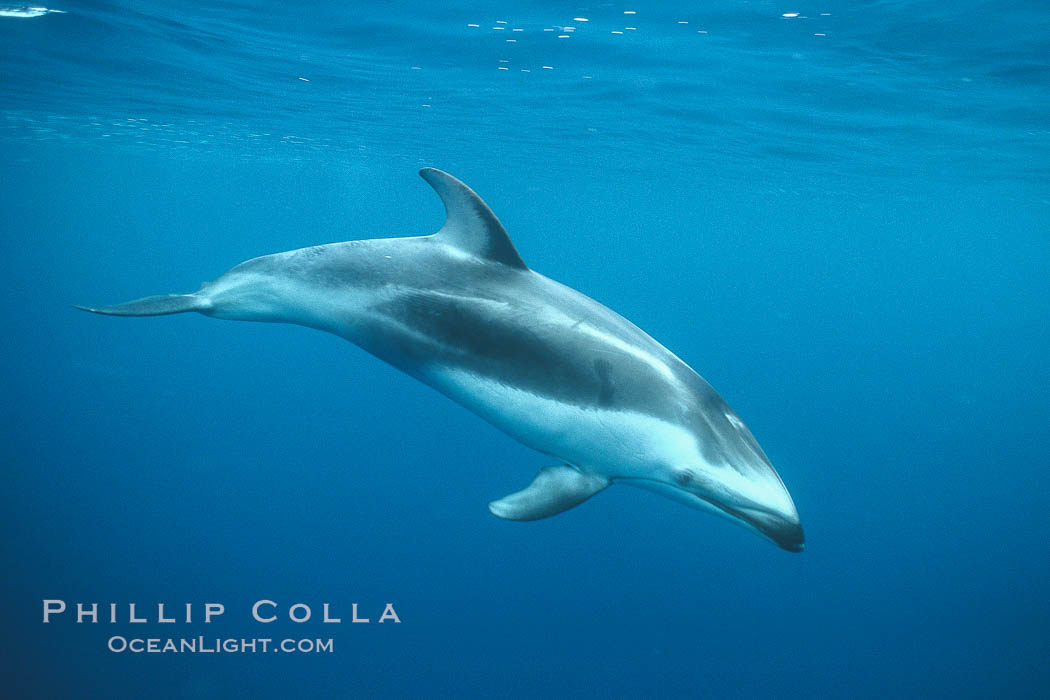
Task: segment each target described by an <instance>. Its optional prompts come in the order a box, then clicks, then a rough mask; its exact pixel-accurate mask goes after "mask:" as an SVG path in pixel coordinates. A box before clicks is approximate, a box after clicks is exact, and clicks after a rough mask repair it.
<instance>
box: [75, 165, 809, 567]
mask: <svg viewBox="0 0 1050 700" xmlns="http://www.w3.org/2000/svg"><path fill="white" fill-rule="evenodd" d="M419 174H420V175H421V176H422V177H423V179H424V180H426V181H427V182H428V183H429V184H430V186H431V187H433V188H434V189H435V190H436V191H437V193H438V195H439V196H440V197H441V200H442V202H443V203H444V205H445V211H446V214H447V218H446V220H445V225H444V226H443V227H442V228H441V230H440V231H438V232H437V233H435V234H432V235H429V236H415V237H406V238H377V239H368V240H357V241H347V242H344V243H332V244H330V245H320V246H314V247H312V248H302V249H300V250H292V251H289V252H286V253H276V254H274V255H264V256H263V257H260V258H254V259H252V260H248V261H247V262H243V263H241V264H240V265H237V266H236V267H234V268H233V269H231V270H230V271H229V272H227V273H225V274H224V275H222V276H221V277H219V278H218V279H217V280H215V281H214V282H211V283H206V284H204V285H203V286H202V287H201V289H200V290H199V291H197V292H195V293H193V294H172V295H166V296H152V297H146V298H144V299H138V300H136V301H129V302H126V303H123V304H117V305H115V306H105V307H101V308H85V307H78V308H84V309H85V310H86V311H92V312H94V313H99V314H108V315H111V316H159V315H163V314H177V313H183V312H186V311H197V312H199V313H202V314H204V315H206V316H213V317H215V318H224V319H233V320H237V321H272V322H280V323H295V324H299V325H302V326H309V327H310V328H316V329H318V330H322V331H328V332H329V333H334V334H335V335H338V336H340V337H342V338H345V339H347V340H349V341H350V342H352V343H354V344H356V345H358V346H360V347H361V348H363V349H365V350H367V351H368V352H369V353H371V354H373V355H375V356H376V357H378V358H380V359H382V360H384V361H386V362H389V363H390V364H392V365H394V366H395V367H397V368H399V369H401V370H403V371H404V372H406V373H408V374H409V375H411V376H413V377H415V378H416V379H418V380H420V381H422V382H424V383H426V384H429V385H430V386H432V387H434V388H435V389H437V390H438V391H440V392H441V393H443V394H445V395H446V396H448V397H449V398H451V399H452V400H453V401H456V402H457V403H459V404H462V405H463V406H465V407H466V408H468V409H470V410H471V411H473V412H474V413H476V414H478V415H479V416H481V417H482V418H484V419H485V420H487V421H489V422H490V423H492V424H493V425H495V426H496V427H498V428H500V429H501V430H503V431H504V432H506V433H507V434H509V435H510V436H511V437H513V438H515V439H517V440H518V441H520V442H522V443H524V444H525V445H527V446H529V447H531V448H533V449H535V450H538V451H540V452H543V453H545V454H548V455H551V456H552V457H554V458H555V459H556V460H558V462H559V463H558V464H557V465H555V466H548V467H544V468H543V469H541V470H540V471H539V473H538V474H537V475H536V477H535V479H534V480H533V481H532V483H531V484H529V486H527V487H526V488H524V489H523V490H521V491H518V492H517V493H513V494H511V495H509V496H506V497H505V498H502V499H500V500H498V501H494V502H492V503H490V504H489V510H490V511H492V513H493V514H494V515H497V516H499V517H501V518H506V519H508V520H536V519H539V518H546V517H548V516H551V515H555V514H557V513H560V512H562V511H564V510H568V509H569V508H572V507H573V506H575V505H577V504H579V503H582V502H583V501H585V500H587V499H588V498H590V497H591V496H593V495H594V494H596V493H598V492H599V491H601V490H602V489H604V488H605V487H607V486H609V485H610V484H612V483H614V482H617V483H625V484H632V485H635V486H640V487H643V488H647V489H650V490H653V491H656V492H658V493H661V494H664V495H666V496H669V497H671V498H674V499H675V500H678V501H681V502H683V503H686V504H687V505H690V506H693V507H694V508H698V509H701V510H707V511H711V512H714V513H717V514H719V515H723V516H725V517H728V518H729V519H731V520H733V521H734V522H737V523H740V524H742V525H745V526H747V527H749V528H750V529H752V530H755V531H757V532H758V533H759V534H761V535H764V536H766V537H768V538H769V539H771V540H772V541H773V542H775V543H776V544H778V545H779V546H780V547H782V548H784V549H786V550H789V551H792V552H798V551H801V550H802V548H803V543H804V536H803V533H802V526H801V524H800V522H799V518H798V512H797V511H796V510H795V504H794V503H793V502H792V500H791V496H790V494H788V491H787V489H786V488H785V487H784V483H783V481H781V479H780V476H779V475H778V474H777V472H776V471H775V470H774V469H773V465H771V464H770V463H769V459H768V458H767V457H766V455H765V453H764V452H763V451H762V448H761V447H759V446H758V443H757V442H756V441H755V438H754V437H753V436H752V435H751V431H750V430H748V429H747V427H746V426H745V425H744V423H743V422H742V421H741V420H740V418H739V417H737V415H736V413H734V412H733V410H732V409H730V408H729V406H728V405H727V404H726V402H725V401H723V400H722V397H720V396H719V395H718V394H717V393H716V392H715V390H714V389H713V388H712V387H711V385H710V384H708V383H707V382H706V381H704V380H703V379H702V378H701V377H700V375H698V374H697V373H696V372H694V371H693V370H692V369H691V368H690V367H689V366H688V365H686V364H685V363H684V362H682V361H681V360H680V359H678V357H676V356H675V355H674V354H673V353H671V352H670V351H669V350H667V349H666V348H665V347H664V346H663V345H661V344H660V343H658V342H656V341H655V340H653V339H652V338H651V337H649V336H648V335H646V334H645V333H644V332H643V331H641V330H640V329H639V328H638V327H637V326H635V325H634V324H633V323H631V322H630V321H628V320H627V319H625V318H623V317H622V316H620V315H618V314H616V313H615V312H613V311H611V310H610V309H608V308H606V307H605V306H603V305H601V304H599V303H598V302H596V301H594V300H593V299H591V298H589V297H587V296H584V295H583V294H581V293H579V292H577V291H576V290H574V289H570V288H569V287H566V286H564V285H562V284H559V283H558V282H555V281H554V280H551V279H549V278H547V277H544V276H543V275H541V274H539V273H537V272H533V271H532V270H530V269H529V268H528V267H527V266H526V265H525V263H524V262H522V259H521V257H519V255H518V251H517V250H516V249H515V247H514V244H513V243H512V242H511V240H510V237H509V236H508V235H507V232H506V230H504V228H503V225H502V224H501V223H500V222H499V219H497V218H496V215H495V214H493V213H492V210H491V209H489V207H488V205H486V204H485V202H484V201H482V199H481V198H480V197H479V196H478V195H477V194H475V193H474V191H473V190H471V189H470V188H469V187H467V186H466V185H464V184H463V183H462V182H460V181H459V180H457V179H456V178H454V177H452V176H451V175H449V174H447V173H444V172H442V171H440V170H435V169H434V168H424V169H423V170H421V171H420V173H419Z"/></svg>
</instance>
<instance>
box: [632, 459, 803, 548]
mask: <svg viewBox="0 0 1050 700" xmlns="http://www.w3.org/2000/svg"><path fill="white" fill-rule="evenodd" d="M622 480H624V481H648V482H652V483H654V484H659V485H660V486H665V484H664V483H663V482H662V481H659V480H657V479H646V478H640V477H627V478H622ZM679 493H681V494H688V495H689V496H692V497H693V498H695V499H696V500H697V501H699V502H701V503H703V504H704V505H707V506H710V507H711V508H714V509H716V510H718V511H720V512H722V513H724V514H725V515H727V516H729V517H730V518H731V519H733V520H734V521H737V522H739V523H741V524H742V525H745V526H747V527H749V528H751V529H753V530H754V531H755V532H758V533H759V534H761V535H763V536H764V537H767V538H769V539H770V540H771V541H772V542H773V543H774V544H776V545H777V546H778V547H780V548H781V549H785V550H787V551H789V552H801V551H802V550H803V549H805V548H806V543H805V535H804V533H803V531H802V525H801V524H799V523H798V522H795V523H791V522H787V523H785V522H783V521H782V520H781V519H780V516H779V514H777V513H775V512H774V511H772V510H769V509H766V508H762V507H755V508H733V507H732V506H727V505H723V504H721V503H716V502H715V501H712V500H711V499H709V498H704V497H703V496H701V495H700V494H697V493H693V492H692V491H686V490H684V489H679ZM762 516H765V517H767V518H771V519H773V520H774V522H775V523H776V524H766V523H764V522H763V518H762ZM778 521H779V522H778Z"/></svg>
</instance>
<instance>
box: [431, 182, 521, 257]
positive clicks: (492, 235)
mask: <svg viewBox="0 0 1050 700" xmlns="http://www.w3.org/2000/svg"><path fill="white" fill-rule="evenodd" d="M419 175H420V177H422V178H423V179H424V180H426V181H427V183H429V184H430V186H431V187H433V188H434V191H435V192H437V193H438V196H439V197H441V202H442V204H444V205H445V215H446V218H445V225H444V226H442V227H441V230H440V231H438V232H437V233H436V234H435V235H436V236H437V237H438V238H439V239H441V240H442V241H445V242H447V243H450V244H451V245H453V246H455V247H457V248H459V249H460V250H463V251H465V252H467V253H470V254H471V255H476V256H477V257H479V258H482V259H485V260H491V261H492V262H498V263H503V264H504V265H508V266H510V267H516V268H519V269H522V270H527V269H528V267H526V266H525V263H524V262H522V259H521V256H520V255H518V251H517V249H516V248H515V247H514V244H513V243H512V242H511V240H510V236H508V235H507V230H506V229H505V228H503V224H501V223H500V222H499V219H497V218H496V215H495V214H493V213H492V210H491V209H489V205H487V204H485V200H483V199H482V198H481V197H479V196H478V195H477V193H475V192H474V190H472V189H470V188H469V187H467V186H466V185H464V184H463V183H462V182H460V181H459V180H457V179H456V178H454V177H452V176H451V175H449V174H448V173H446V172H444V171H442V170H438V169H437V168H423V169H422V170H420V171H419Z"/></svg>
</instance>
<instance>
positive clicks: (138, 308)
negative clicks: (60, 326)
mask: <svg viewBox="0 0 1050 700" xmlns="http://www.w3.org/2000/svg"><path fill="white" fill-rule="evenodd" d="M209 306H210V304H209V302H208V300H207V299H204V298H203V297H199V296H197V295H196V294H162V295H160V296H154V297H144V298H142V299H135V300H134V301H125V302H124V303H123V304H114V305H113V306H102V307H99V308H92V307H89V306H76V305H74V306H73V308H75V309H80V310H81V311H90V312H91V313H93V314H105V315H106V316H165V315H167V314H181V313H186V312H187V311H204V310H206V309H208V308H209Z"/></svg>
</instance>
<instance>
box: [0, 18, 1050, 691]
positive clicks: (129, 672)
mask: <svg viewBox="0 0 1050 700" xmlns="http://www.w3.org/2000/svg"><path fill="white" fill-rule="evenodd" d="M55 2H56V3H57V2H58V0H55ZM54 9H57V10H62V11H64V13H40V12H32V11H26V10H25V9H24V8H22V7H21V6H17V7H13V8H11V7H9V8H5V11H6V14H4V13H0V15H3V16H0V212H2V215H0V234H2V235H0V246H2V248H0V253H2V254H0V276H2V280H3V286H4V303H3V304H2V305H0V319H2V326H3V329H4V333H3V345H2V348H0V353H2V356H0V359H2V370H0V372H2V385H3V394H4V399H3V401H2V402H0V409H2V411H3V413H2V425H3V428H4V440H3V448H2V449H3V451H2V453H0V456H2V463H3V492H4V496H3V503H2V508H0V523H2V524H3V531H4V533H5V536H4V538H3V545H2V550H3V557H2V561H3V569H4V573H3V576H0V595H2V606H3V614H2V625H3V627H2V630H3V642H2V643H3V647H4V648H3V651H2V653H0V669H2V671H3V681H2V682H3V685H4V687H5V691H4V695H5V697H12V698H14V697H25V698H52V697H54V698H88V697H98V698H146V697H173V698H174V697H179V698H181V697H215V698H226V697H243V698H264V697H267V698H268V697H273V698H288V697H508V698H519V697H520V698H528V697H581V698H582V697H601V698H607V697H654V698H670V697H764V696H776V697H821V696H831V697H835V696H837V697H886V696H893V697H915V696H927V697H948V696H952V697H990V696H997V697H1045V696H1046V694H1047V693H1048V692H1050V663H1048V658H1050V546H1048V544H1047V535H1048V529H1050V508H1048V506H1050V495H1048V494H1050V488H1048V487H1050V475H1048V467H1050V400H1048V398H1047V386H1048V385H1050V362H1048V359H1047V356H1048V350H1050V284H1048V279H1050V240H1048V233H1050V14H1047V12H1046V7H1045V4H1044V3H1035V2H1020V3H1007V2H976V1H974V0H964V1H963V2H956V3H937V2H927V1H923V2H916V1H899V2H898V1H892V2H891V1H878V2H855V3H842V2H827V3H825V4H821V3H814V2H808V1H803V2H797V3H796V2H788V1H787V0H777V1H776V2H762V1H759V2H713V3H685V2H668V3H659V4H656V5H655V6H650V5H648V4H647V5H631V4H624V3H601V4H594V5H574V4H571V3H554V2H527V3H526V2H518V3H515V2H511V3H505V4H501V5H499V6H496V5H489V4H484V3H445V2H432V3H408V2H372V3H335V2H329V3H281V2H272V1H270V2H265V1H264V2H252V3H249V2H241V1H233V2H226V1H222V2H213V3H203V2H194V3H188V2H175V1H174V0H166V1H157V2H134V1H128V2H72V1H71V2H68V3H66V4H63V5H61V6H59V7H56V8H54ZM33 14H36V15H37V16H35V17H32V16H26V15H33ZM19 15H23V16H19ZM585 20H586V21H585ZM518 30H520V31H518ZM423 166H434V167H438V168H441V169H443V170H446V171H448V172H450V173H452V174H453V175H455V176H457V177H459V178H460V179H462V180H463V181H465V182H466V183H467V184H468V185H470V186H471V187H472V188H474V189H475V190H476V191H477V192H478V193H479V194H480V195H481V196H482V197H484V198H485V199H486V201H487V202H488V203H489V205H490V206H491V207H492V208H493V210H494V211H495V212H496V214H497V215H498V216H499V217H500V219H501V220H502V222H503V223H504V225H505V226H506V227H507V229H508V231H509V232H510V235H511V237H512V238H513V240H514V241H515V244H516V245H517V247H518V250H519V251H520V252H521V254H522V257H523V258H524V260H525V261H526V263H528V264H529V265H530V266H531V267H532V268H533V269H535V270H537V271H539V272H542V273H543V274H545V275H548V276H550V277H553V278H554V279H557V280H559V281H561V282H564V283H566V284H568V285H570V286H572V287H574V288H576V289H579V290H580V291H582V292H583V293H585V294H588V295H590V296H592V297H594V298H595V299H597V300H599V301H601V302H602V303H604V304H606V305H608V306H610V307H611V308H613V309H614V310H616V311H618V312H619V313H621V314H623V315H624V316H626V317H627V318H629V319H631V320H632V321H634V322H635V323H637V324H638V325H639V326H640V327H641V328H642V329H644V330H645V331H647V332H648V333H650V334H651V335H653V336H654V337H655V338H656V339H658V340H659V341H661V342H662V343H664V344H665V345H666V346H667V347H668V348H669V349H671V350H672V351H673V352H675V353H676V354H678V355H679V356H680V357H682V358H683V359H684V360H685V361H686V362H687V363H689V364H690V365H691V366H692V367H694V368H695V369H696V370H697V371H698V372H699V373H700V374H701V375H703V376H704V377H705V378H706V379H707V380H708V381H710V382H711V383H712V384H713V385H714V387H715V388H716V389H717V390H718V391H719V392H720V393H721V395H722V396H723V397H724V398H725V399H726V400H727V401H728V402H729V403H730V405H732V406H733V408H734V409H735V410H736V411H737V412H738V413H739V414H740V415H741V417H742V418H743V419H744V421H746V423H747V424H748V426H749V427H750V428H751V430H752V431H753V432H754V434H755V436H756V437H757V439H758V440H759V442H760V443H761V444H762V446H763V448H764V449H765V451H766V452H767V453H768V455H769V457H770V459H771V460H772V462H773V464H774V465H775V467H776V468H777V470H778V472H779V473H780V474H781V476H782V477H783V479H784V481H785V483H786V484H787V486H788V488H789V489H790V491H791V494H792V496H793V498H794V500H795V503H796V505H797V506H798V510H799V513H800V515H801V518H802V523H803V525H804V527H805V529H806V535H807V542H806V550H805V551H804V552H803V553H801V554H789V553H787V552H784V551H781V550H779V549H777V548H776V547H775V546H773V545H771V544H770V543H769V542H767V541H764V540H762V539H760V538H758V537H756V536H755V535H753V534H751V533H749V532H747V531H745V530H744V529H742V528H739V527H735V526H734V525H733V524H731V523H729V522H727V521H725V520H720V519H717V518H713V517H711V516H709V515H705V514H702V513H698V512H696V511H693V510H690V509H687V508H684V507H683V506H681V505H679V504H677V503H674V502H672V501H669V500H665V499H662V498H659V497H657V496H654V495H652V494H648V493H645V492H642V491H639V490H637V489H629V488H613V489H609V490H608V491H606V492H604V493H602V494H600V495H599V496H598V497H596V498H594V499H593V500H591V501H589V502H587V503H585V504H583V505H582V506H580V507H579V508H576V509H573V510H571V511H568V512H566V513H564V514H562V515H559V516H557V517H555V518H551V519H549V520H544V521H539V522H534V523H513V522H505V521H501V520H499V519H497V518H494V517H492V516H491V515H490V514H489V513H488V511H487V508H486V504H487V503H488V501H490V500H493V499H496V498H499V497H501V496H503V495H506V494H508V493H510V492H512V491H516V490H518V489H519V488H521V487H523V486H524V485H525V484H527V483H528V482H529V480H531V478H532V476H533V474H534V473H535V471H536V470H537V469H538V468H540V467H542V466H544V465H546V464H549V463H550V458H548V457H545V456H543V455H540V454H537V453H534V452H532V451H530V450H528V449H526V448H524V447H522V446H520V445H519V444H517V443H516V442H514V441H512V440H511V439H510V438H509V437H507V436H506V435H504V434H503V433H501V432H499V431H498V430H496V429H495V428H493V427H491V426H490V425H488V424H487V423H485V422H484V421H482V420H481V419H479V418H477V417H475V416H474V415H473V414H471V413H469V412H467V411H466V410H464V409H462V408H461V407H459V406H458V405H456V404H453V403H452V402H450V401H449V400H447V399H446V398H444V397H443V396H441V395H439V394H438V393H437V392H434V391H433V390H431V389H429V388H427V387H425V386H423V385H422V384H419V383H417V382H415V381H413V380H411V379H409V378H408V377H407V376H405V375H402V374H400V373H399V372H397V371H395V370H394V369H392V368H390V367H388V366H387V365H384V364H383V363H381V362H380V361H378V360H376V359H374V358H373V357H371V356H370V355H367V354H366V353H364V352H363V351H361V350H359V349H357V348H355V347H354V346H352V345H350V344H348V343H346V342H345V341H343V340H340V339H338V338H336V337H334V336H330V335H325V334H322V333H317V332H314V331H310V330H307V329H304V328H300V327H293V326H282V325H271V324H250V323H228V322H219V321H215V320H211V319H207V318H203V317H201V316H199V315H196V314H186V315H181V316H173V317H165V318H157V319H112V318H102V317H98V316H92V315H89V314H85V313H82V312H80V311H77V310H75V309H73V308H71V304H83V305H102V304H109V303H115V302H119V301H124V300H127V299H132V298H137V297H140V296H145V295H150V294H164V293H169V292H171V293H174V292H191V291H194V290H196V289H197V287H198V286H199V285H200V283H201V282H202V281H205V280H211V279H214V278H215V277H217V276H218V275H219V274H221V273H222V272H223V271H225V270H226V269H228V268H229V267H232V266H233V265H234V264H236V263H238V262H240V261H242V260H245V259H247V258H251V257H255V256H257V255H262V254H266V253H271V252H276V251H281V250H287V249H292V248H299V247H303V246H308V245H314V244H320V243H329V242H334V241H341V240H348V239H355V238H370V237H381V236H397V235H422V234H427V233H431V232H433V231H436V230H437V229H438V228H439V227H440V225H441V223H442V221H443V215H444V212H443V208H442V206H441V203H440V201H439V199H438V198H437V197H436V196H435V195H434V194H433V193H432V192H431V190H430V188H429V187H427V185H426V184H425V183H424V182H423V181H422V180H420V179H419V178H418V177H417V176H416V171H417V170H418V169H419V168H420V167H423ZM52 598H54V599H63V600H65V601H67V603H69V604H70V605H71V606H72V605H73V604H75V602H79V601H83V602H87V603H90V602H99V603H100V604H101V605H102V607H103V610H106V609H107V608H108V603H110V602H116V603H120V604H121V605H122V606H123V607H124V608H126V604H127V603H131V602H135V603H138V605H139V609H140V611H142V610H145V611H146V612H147V614H149V615H150V616H151V617H155V606H156V604H157V603H158V602H166V603H168V604H169V609H170V608H181V606H182V605H183V604H185V603H193V604H194V606H197V607H196V612H195V615H196V616H197V617H196V618H195V622H194V623H192V624H182V623H179V624H169V625H165V624H158V623H156V621H155V620H154V621H152V622H150V623H148V624H142V625H135V624H129V623H128V622H127V620H126V619H125V620H124V621H123V622H122V623H117V624H109V623H105V622H102V623H100V624H97V625H92V624H88V623H85V624H80V625H77V624H74V620H73V619H72V613H71V612H67V613H66V614H65V615H63V616H60V619H57V620H55V621H53V622H52V623H50V624H47V625H45V624H42V622H41V603H42V600H44V599H52ZM259 599H270V600H273V601H275V602H278V603H279V604H280V606H281V607H280V608H279V610H280V614H281V615H282V620H281V621H279V622H275V623H272V624H270V625H261V624H258V623H255V622H253V621H252V620H251V619H250V612H249V611H250V608H251V605H252V603H253V602H254V601H256V600H259ZM205 602H221V603H223V604H225V606H226V613H225V615H223V616H222V618H221V619H220V620H218V621H217V622H213V623H212V624H210V625H204V624H202V623H201V622H200V621H199V615H200V611H201V609H202V608H201V607H200V606H202V605H203V604H204V603H205ZM300 602H301V603H306V604H309V605H310V606H311V608H312V609H313V611H314V615H315V618H314V619H312V620H311V621H310V622H307V623H304V624H298V625H297V624H293V623H291V622H288V621H287V619H286V618H284V614H285V612H286V611H287V607H288V606H289V605H291V604H293V603H300ZM325 602H328V603H330V604H331V605H332V612H333V614H334V615H336V616H339V617H341V619H342V620H343V623H342V624H339V625H334V624H321V623H319V622H318V620H317V617H318V616H319V615H320V607H321V605H322V604H323V603H325ZM355 602H356V603H359V607H360V609H361V614H362V615H365V616H368V617H370V618H371V619H372V624H368V625H363V624H362V625H358V624H352V623H350V622H349V619H350V617H351V613H350V607H351V604H352V603H355ZM388 602H392V603H394V605H395V606H396V610H397V614H398V616H399V617H400V619H401V624H392V623H386V624H377V618H378V617H379V614H380V612H381V611H382V610H383V606H384V604H385V603H388ZM151 607H152V608H153V610H154V612H152V613H151V612H150V609H151ZM104 616H105V612H103V617H104ZM122 616H123V617H126V612H125V613H122ZM112 635H125V636H129V637H130V636H148V637H168V636H173V637H183V636H185V637H192V636H196V635H206V636H208V637H216V636H223V637H227V636H228V637H238V638H240V637H275V638H281V637H284V636H291V637H294V638H299V637H308V638H332V639H333V640H334V651H333V653H330V654H327V653H320V654H317V653H315V654H171V653H168V654H145V653H144V654H132V653H130V652H125V653H113V652H110V651H108V650H107V639H109V638H110V637H111V636H112Z"/></svg>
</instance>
